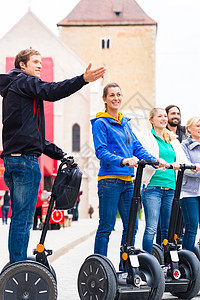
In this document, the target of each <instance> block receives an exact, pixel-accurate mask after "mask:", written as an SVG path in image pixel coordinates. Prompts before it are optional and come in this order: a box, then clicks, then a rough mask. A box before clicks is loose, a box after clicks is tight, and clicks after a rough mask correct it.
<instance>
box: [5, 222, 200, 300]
mask: <svg viewBox="0 0 200 300" xmlns="http://www.w3.org/2000/svg"><path fill="white" fill-rule="evenodd" d="M97 223H98V221H97V220H93V219H92V220H90V219H87V220H79V221H78V222H73V223H72V226H71V227H68V228H64V229H63V228H61V229H60V230H52V231H48V233H47V237H46V241H45V246H46V248H47V249H53V250H54V256H52V257H50V260H51V264H52V266H53V268H54V269H55V271H56V274H57V281H58V300H78V299H79V296H78V291H77V276H78V272H79V269H80V267H81V265H82V263H83V262H84V260H85V258H86V257H87V256H89V255H90V254H92V253H93V246H94V232H95V230H96V228H97ZM121 230H122V225H121V221H120V220H118V221H117V222H116V226H115V230H114V231H113V232H112V234H111V237H110V243H109V251H108V258H109V259H110V260H111V261H112V263H113V264H114V266H115V268H116V269H117V270H118V263H119V245H120V239H121ZM143 231H144V220H142V221H140V223H139V230H138V233H137V238H136V246H137V247H141V241H142V236H143ZM7 234H8V226H5V225H4V226H2V225H1V224H0V235H1V239H0V255H1V260H0V269H1V268H2V267H3V266H4V265H5V264H6V263H7V261H8V252H7V246H6V244H7ZM40 234H41V232H40V231H31V238H30V245H29V253H31V249H33V248H34V247H35V246H36V244H37V242H38V241H39V237H40ZM163 299H168V300H170V299H171V300H172V299H178V298H176V297H173V296H172V295H171V294H169V293H164V295H163ZM194 299H198V300H200V295H199V296H197V297H195V298H194Z"/></svg>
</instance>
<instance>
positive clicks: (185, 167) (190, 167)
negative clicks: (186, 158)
mask: <svg viewBox="0 0 200 300" xmlns="http://www.w3.org/2000/svg"><path fill="white" fill-rule="evenodd" d="M180 169H181V170H196V166H195V165H187V164H180Z"/></svg>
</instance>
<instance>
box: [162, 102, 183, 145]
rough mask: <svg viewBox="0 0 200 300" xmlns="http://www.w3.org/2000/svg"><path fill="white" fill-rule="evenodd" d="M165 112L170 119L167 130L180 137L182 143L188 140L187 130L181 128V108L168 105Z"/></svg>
mask: <svg viewBox="0 0 200 300" xmlns="http://www.w3.org/2000/svg"><path fill="white" fill-rule="evenodd" d="M165 110H166V112H167V117H168V124H167V128H168V129H169V130H170V131H173V132H174V133H175V134H176V135H177V136H178V140H179V142H180V143H181V142H182V140H184V139H185V138H186V128H185V126H181V111H180V108H179V107H178V106H176V105H168V106H167V107H166V108H165Z"/></svg>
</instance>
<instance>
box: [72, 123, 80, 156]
mask: <svg viewBox="0 0 200 300" xmlns="http://www.w3.org/2000/svg"><path fill="white" fill-rule="evenodd" d="M72 151H73V152H79V151H80V126H79V125H78V124H74V125H73V127H72Z"/></svg>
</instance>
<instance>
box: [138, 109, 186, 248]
mask: <svg viewBox="0 0 200 300" xmlns="http://www.w3.org/2000/svg"><path fill="white" fill-rule="evenodd" d="M149 121H150V123H151V125H152V129H151V132H149V133H148V135H147V136H145V137H143V138H142V141H141V142H142V144H143V146H144V147H145V148H146V149H147V150H148V151H149V152H150V153H151V154H152V155H154V156H155V157H159V158H162V159H164V160H165V161H166V162H168V163H169V164H171V165H173V169H169V170H165V169H159V170H157V169H154V168H150V167H146V168H145V169H144V174H143V186H144V188H143V190H142V202H143V206H144V213H145V220H146V228H145V232H144V236H143V249H144V250H145V251H147V252H149V253H152V247H153V240H154V236H155V234H156V231H157V226H158V220H159V218H160V227H161V240H162V241H163V239H165V238H167V233H168V227H169V220H170V214H171V206H172V200H173V197H174V190H175V186H176V174H175V170H178V169H179V164H180V163H186V162H187V159H186V156H185V154H184V152H183V150H182V148H181V145H180V142H179V141H178V139H177V138H176V135H174V134H173V133H172V132H170V131H169V130H167V129H166V125H167V121H168V120H167V114H166V111H165V110H164V109H162V108H153V109H152V111H151V112H150V117H149Z"/></svg>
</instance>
